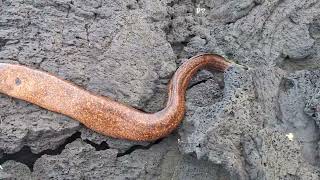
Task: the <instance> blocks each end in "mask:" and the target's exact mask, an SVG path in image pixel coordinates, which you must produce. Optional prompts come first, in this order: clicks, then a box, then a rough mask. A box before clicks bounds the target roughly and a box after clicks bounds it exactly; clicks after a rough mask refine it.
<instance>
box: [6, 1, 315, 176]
mask: <svg viewBox="0 0 320 180" xmlns="http://www.w3.org/2000/svg"><path fill="white" fill-rule="evenodd" d="M319 17H320V1H319V0H202V1H200V0H163V1H161V0H154V1H146V0H137V1H134V0H121V1H120V0H119V1H118V0H116V1H113V0H106V1H100V0H99V1H84V0H67V1H66V0H52V1H42V0H41V1H40V0H32V1H31V0H15V1H13V0H2V1H0V61H1V62H7V63H19V64H23V65H27V66H30V67H33V68H37V69H41V70H43V71H47V72H50V73H54V74H56V75H58V76H59V77H61V78H64V79H67V80H69V81H72V82H74V83H75V84H78V85H80V86H82V87H84V88H85V89H88V90H90V91H92V92H95V93H98V94H101V95H105V96H109V97H112V98H114V99H115V100H118V101H121V102H125V103H127V104H130V105H132V106H134V107H136V108H139V109H143V110H145V111H148V112H154V111H157V110H159V109H161V108H162V107H163V104H164V103H165V101H166V97H167V95H166V85H167V83H168V81H169V79H170V77H171V75H172V74H173V72H174V70H175V69H176V68H177V67H178V66H179V65H180V64H181V63H182V62H183V61H185V60H186V59H187V58H189V57H191V56H193V55H196V54H197V53H200V52H209V53H218V54H220V55H223V56H224V57H226V58H228V59H229V60H231V61H234V62H236V63H239V64H242V65H244V66H247V67H248V68H247V69H243V68H240V67H233V68H231V69H229V70H228V71H227V72H225V73H224V74H223V73H219V72H209V71H201V72H200V73H199V74H198V75H197V76H196V77H195V78H194V79H193V80H192V82H191V83H190V86H189V89H188V92H187V94H186V96H187V107H188V110H187V112H186V117H185V119H184V121H183V123H182V125H181V126H180V128H179V129H178V130H177V131H176V132H174V133H173V134H172V135H170V136H169V137H167V138H164V139H161V140H158V141H156V142H151V143H145V142H131V141H126V140H118V139H113V138H109V137H105V136H102V135H99V134H97V133H94V132H92V131H91V130H88V129H87V128H85V127H83V126H82V125H81V124H79V123H78V122H77V121H75V120H72V119H70V118H68V117H65V116H63V115H60V114H57V113H53V112H50V111H47V110H44V109H41V108H39V107H37V106H34V105H32V104H29V103H26V102H23V101H19V100H16V99H12V98H9V97H7V96H5V95H0V107H1V108H0V118H1V119H0V120H1V121H0V163H2V165H1V168H0V178H1V179H14V178H17V179H49V178H52V179H288V180H289V179H319V178H320V164H319V162H320V161H319V160H320V152H319V146H320V143H319V126H320V18H319ZM22 157H30V158H22ZM26 159H27V160H26Z"/></svg>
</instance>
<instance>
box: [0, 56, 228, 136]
mask: <svg viewBox="0 0 320 180" xmlns="http://www.w3.org/2000/svg"><path fill="white" fill-rule="evenodd" d="M231 65H232V63H230V62H228V61H226V60H225V59H224V58H223V57H221V56H219V55H215V54H201V55H198V56H194V57H192V58H190V59H189V60H187V61H186V62H185V63H183V64H182V65H181V66H180V67H179V68H178V69H177V71H176V72H175V74H174V76H173V77H172V79H171V81H170V83H169V86H168V100H167V104H166V107H165V108H164V109H162V110H161V111H159V112H155V113H145V112H142V111H140V110H137V109H135V108H133V107H130V106H128V105H125V104H123V103H120V102H116V101H114V100H112V99H110V98H108V97H103V96H99V95H96V94H93V93H91V92H89V91H86V90H84V89H82V88H81V87H79V86H77V85H74V84H72V83H70V82H67V81H65V80H62V79H60V78H58V77H56V76H54V75H51V74H49V73H46V72H42V71H39V70H35V69H30V68H28V67H25V66H21V65H13V64H6V63H0V93H3V94H6V95H8V96H11V97H14V98H18V99H21V100H25V101H28V102H30V103H33V104H36V105H38V106H40V107H42V108H45V109H48V110H50V111H54V112H58V113H61V114H64V115H66V116H69V117H71V118H73V119H76V120H78V121H80V122H81V123H82V124H84V125H85V126H86V127H88V128H90V129H92V130H94V131H96V132H98V133H101V134H104V135H107V136H111V137H114V138H121V139H128V140H137V141H152V140H156V139H159V138H161V137H164V136H167V135H168V134H170V133H171V132H172V131H173V130H174V129H175V128H177V126H178V125H179V124H180V122H181V121H182V119H183V117H184V114H185V93H186V89H187V87H188V83H189V81H190V79H191V77H192V76H193V75H194V74H195V73H196V72H197V71H198V70H199V69H202V68H211V69H215V70H218V71H222V72H223V71H225V70H226V69H228V68H229V67H230V66H231Z"/></svg>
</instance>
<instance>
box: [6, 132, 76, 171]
mask: <svg viewBox="0 0 320 180" xmlns="http://www.w3.org/2000/svg"><path fill="white" fill-rule="evenodd" d="M80 135H81V133H80V132H76V133H74V134H73V135H72V136H70V137H68V138H67V139H66V140H65V142H64V143H63V144H61V145H60V146H59V147H57V148H56V149H53V150H51V149H48V150H45V151H42V152H40V153H38V154H36V153H33V152H32V151H31V149H30V147H28V146H24V147H23V148H22V149H21V150H20V151H18V152H16V153H13V154H4V155H3V157H2V158H1V159H0V164H2V163H4V162H5V161H8V160H13V161H16V162H20V163H23V164H25V165H27V166H28V167H29V168H30V170H31V171H33V165H34V163H35V162H36V160H37V159H39V158H40V157H41V156H42V155H45V154H47V155H58V154H60V153H61V152H62V151H63V150H64V148H65V146H66V145H67V144H69V143H71V142H73V141H75V140H76V139H78V138H80Z"/></svg>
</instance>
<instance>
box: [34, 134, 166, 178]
mask: <svg viewBox="0 0 320 180" xmlns="http://www.w3.org/2000/svg"><path fill="white" fill-rule="evenodd" d="M169 146H170V144H169V143H168V142H163V143H160V144H158V145H155V146H153V147H152V148H151V149H149V150H136V151H134V152H133V153H131V154H127V155H124V156H122V157H118V158H117V152H118V151H117V150H114V149H108V150H103V151H95V149H94V148H93V147H92V146H91V145H89V144H86V143H84V142H83V141H81V140H77V141H74V142H73V143H71V144H69V145H67V147H66V149H65V150H63V152H62V153H61V154H60V155H57V156H48V155H44V156H42V157H41V158H40V159H38V160H37V161H36V163H35V166H34V172H33V176H34V177H38V178H40V179H49V178H54V179H83V178H85V179H128V178H130V179H141V178H143V179H152V178H153V177H157V176H158V175H159V171H158V167H159V164H160V162H161V161H160V160H161V159H162V157H163V156H164V155H165V153H166V151H167V147H169Z"/></svg>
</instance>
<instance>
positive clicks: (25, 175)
mask: <svg viewBox="0 0 320 180" xmlns="http://www.w3.org/2000/svg"><path fill="white" fill-rule="evenodd" d="M0 179H8V180H9V179H16V180H29V179H30V180H31V179H32V178H31V171H30V169H29V168H28V166H26V165H24V164H22V163H18V162H15V161H7V162H5V163H3V164H2V165H1V168H0Z"/></svg>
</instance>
